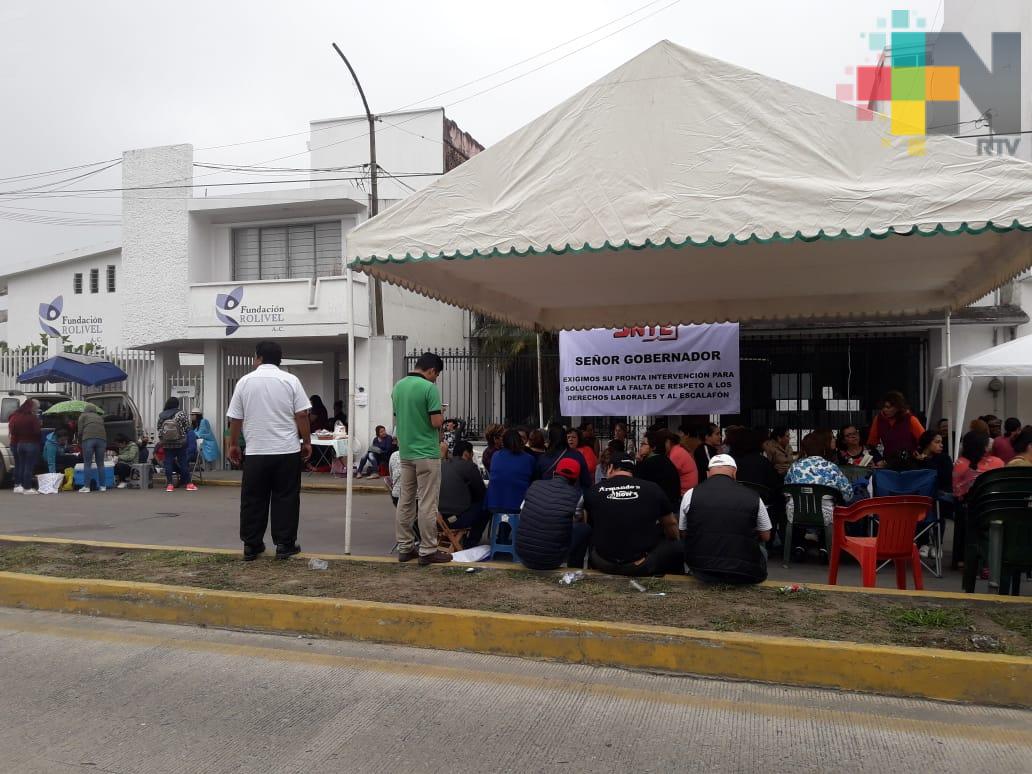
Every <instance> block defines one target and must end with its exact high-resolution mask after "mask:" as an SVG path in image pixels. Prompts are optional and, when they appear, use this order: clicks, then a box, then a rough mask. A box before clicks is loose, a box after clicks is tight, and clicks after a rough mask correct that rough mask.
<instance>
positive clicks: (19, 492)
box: [14, 486, 25, 494]
mask: <svg viewBox="0 0 1032 774" xmlns="http://www.w3.org/2000/svg"><path fill="white" fill-rule="evenodd" d="M14 493H15V494H25V489H24V488H22V487H20V486H16V487H15V488H14Z"/></svg>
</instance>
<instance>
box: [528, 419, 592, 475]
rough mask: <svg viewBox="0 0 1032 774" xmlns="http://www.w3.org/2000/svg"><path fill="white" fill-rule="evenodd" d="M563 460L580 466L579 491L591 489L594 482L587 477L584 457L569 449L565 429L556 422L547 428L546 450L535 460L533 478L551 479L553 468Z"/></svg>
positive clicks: (586, 464) (553, 472)
mask: <svg viewBox="0 0 1032 774" xmlns="http://www.w3.org/2000/svg"><path fill="white" fill-rule="evenodd" d="M564 458H567V459H571V460H576V462H577V464H578V465H580V487H581V489H582V490H583V491H585V492H587V491H588V490H589V489H591V487H592V485H593V483H594V482H593V481H592V479H591V476H590V475H588V463H587V461H586V460H585V459H584V455H583V454H581V453H580V452H579V451H577V450H576V449H571V448H570V444H569V443H568V442H567V440H566V428H564V427H563V426H562V425H561V424H559V423H558V422H553V423H552V424H550V425H549V426H548V449H547V451H545V453H544V454H542V455H541V456H540V457H538V458H537V470H536V471H535V473H534V477H535V478H551V477H552V476H554V475H555V466H556V465H558V464H559V460H561V459H564Z"/></svg>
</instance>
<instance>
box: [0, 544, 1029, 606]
mask: <svg viewBox="0 0 1032 774" xmlns="http://www.w3.org/2000/svg"><path fill="white" fill-rule="evenodd" d="M5 542H10V543H51V544H58V545H70V546H93V547H95V548H114V549H118V550H133V551H188V552H191V553H197V554H227V555H228V554H240V553H241V551H242V549H240V548H212V547H210V546H177V545H157V544H153V543H115V542H110V541H105V540H79V539H74V538H55V537H40V536H36V535H0V543H5ZM312 558H315V559H326V560H328V561H334V562H377V563H381V564H396V563H397V561H398V559H397V557H395V556H361V555H358V554H323V553H315V552H312V551H303V552H302V553H300V554H299V555H298V556H297V557H296V559H312ZM446 566H448V565H433V567H432V568H431V570H433V569H434V568H437V569H440V568H441V567H446ZM451 566H462V567H467V566H468V567H479V568H481V569H484V570H522V571H524V572H537V571H536V570H528V569H527V568H526V567H524V566H523V565H522V564H514V563H513V562H455V563H454V564H453V565H451ZM565 570H566V568H562V569H561V570H546V571H543V573H545V574H555V573H558V572H565ZM584 572H585V573H586V574H587V575H600V576H604V575H605V573H602V572H598V571H597V570H591V569H588V570H585V571H584ZM663 580H664V581H670V582H672V583H689V584H700V583H701V582H700V581H698V580H697V579H695V578H693V577H691V576H689V575H665V576H663ZM792 583H793V581H790V580H779V581H773V580H769V581H764V582H763V583H761V584H758V585H760V586H766V587H768V588H781V587H782V586H786V585H790V584H792ZM799 585H800V586H805V587H806V588H808V589H811V590H813V591H828V592H833V593H834V592H842V593H846V594H874V595H876V596H896V597H910V598H915V597H917V598H921V599H929V600H936V599H943V600H954V601H958V602H993V603H998V604H1004V605H1015V604H1017V605H1032V597H1012V596H1010V595H1003V596H1001V595H998V594H980V593H979V594H966V593H964V592H963V591H929V590H927V589H926V590H924V591H916V590H913V589H906V590H903V589H895V588H887V587H877V588H873V589H869V588H864V587H863V586H829V585H827V584H825V583H806V582H800V583H799Z"/></svg>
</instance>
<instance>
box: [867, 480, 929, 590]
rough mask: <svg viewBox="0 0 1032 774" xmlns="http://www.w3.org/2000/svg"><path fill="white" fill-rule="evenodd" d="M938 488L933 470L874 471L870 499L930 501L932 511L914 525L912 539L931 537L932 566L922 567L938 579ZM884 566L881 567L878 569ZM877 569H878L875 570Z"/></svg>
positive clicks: (926, 564) (923, 562)
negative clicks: (914, 497) (903, 497)
mask: <svg viewBox="0 0 1032 774" xmlns="http://www.w3.org/2000/svg"><path fill="white" fill-rule="evenodd" d="M938 494H939V486H938V477H937V476H936V474H935V471H934V470H904V471H896V470H883V469H879V470H875V471H874V496H875V497H896V496H899V495H920V496H922V497H930V498H931V499H932V500H933V501H934V502H935V505H934V507H932V508H930V509H929V511H928V513H927V514H926V515H925V518H924V521H921V522H919V523H918V525H917V534H916V535H914V539H915V540H917V538H919V537H921V536H922V535H924V534H925V533H926V532H930V533H931V543H932V549H933V550H934V552H935V556H934V559H935V563H934V566H933V565H932V564H928V563H926V562H925V561H924V560H922V562H921V564H923V565H924V566H925V567H926V568H927V569H928V571H929V572H931V573H933V574H934V575H935V577H936V578H941V577H942V519H941V518H940V516H939V500H938ZM884 566H885V565H884V564H883V565H882V567H884ZM878 569H881V567H879V568H878Z"/></svg>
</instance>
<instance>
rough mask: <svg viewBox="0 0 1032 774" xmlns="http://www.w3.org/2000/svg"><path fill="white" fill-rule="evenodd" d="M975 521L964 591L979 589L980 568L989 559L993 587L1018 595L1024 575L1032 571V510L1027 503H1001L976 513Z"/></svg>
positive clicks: (966, 559)
mask: <svg viewBox="0 0 1032 774" xmlns="http://www.w3.org/2000/svg"><path fill="white" fill-rule="evenodd" d="M971 518H972V522H971V526H969V531H968V543H967V546H966V547H965V553H964V591H966V592H968V593H971V592H973V591H974V590H975V584H976V582H977V574H978V569H979V568H980V567H981V566H982V564H983V560H985V561H986V563H988V565H989V588H990V589H994V588H995V589H998V590H999V593H1001V594H1006V593H1008V592H1009V593H1010V594H1012V595H1014V596H1017V595H1018V594H1019V593H1020V577H1021V575H1020V573H1021V572H1022V571H1025V572H1027V571H1028V570H1029V569H1032V508H1030V507H1029V506H1028V504H1025V503H1022V504H1020V505H1009V506H1008V505H1003V504H998V505H995V506H990V507H987V508H984V509H982V510H980V511H978V512H977V513H973V514H972V517H971ZM1004 579H1006V582H1004ZM1013 581H1016V582H1013Z"/></svg>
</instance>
